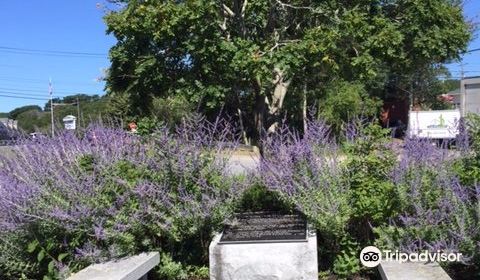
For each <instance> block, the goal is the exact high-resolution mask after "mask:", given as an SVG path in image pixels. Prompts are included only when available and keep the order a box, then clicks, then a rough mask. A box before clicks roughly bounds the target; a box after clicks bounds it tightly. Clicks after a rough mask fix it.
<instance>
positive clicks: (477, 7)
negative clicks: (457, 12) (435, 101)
mask: <svg viewBox="0 0 480 280" xmlns="http://www.w3.org/2000/svg"><path fill="white" fill-rule="evenodd" d="M463 10H464V14H465V16H466V17H467V18H468V19H469V20H471V21H473V22H474V23H476V24H477V25H478V23H480V17H479V16H480V1H479V0H465V6H464V9H463ZM479 27H480V26H479ZM479 36H480V32H479V31H478V30H476V31H475V34H474V38H473V41H472V42H470V45H469V49H470V50H472V49H480V38H479ZM463 63H464V67H463V68H464V71H465V76H467V77H468V76H480V51H477V52H473V53H470V54H466V55H464V57H463ZM448 68H449V69H450V72H451V73H452V76H453V77H455V78H460V77H461V70H462V69H461V66H460V63H453V64H450V65H448Z"/></svg>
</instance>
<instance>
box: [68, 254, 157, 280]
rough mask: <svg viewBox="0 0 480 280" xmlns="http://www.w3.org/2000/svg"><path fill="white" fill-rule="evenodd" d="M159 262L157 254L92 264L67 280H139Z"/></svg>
mask: <svg viewBox="0 0 480 280" xmlns="http://www.w3.org/2000/svg"><path fill="white" fill-rule="evenodd" d="M159 262H160V254H159V253H158V252H149V253H142V254H139V255H136V256H132V257H128V258H124V259H120V260H115V261H110V262H106V263H100V264H93V265H90V266H88V267H87V268H85V269H83V270H81V271H79V272H77V273H75V274H73V275H72V276H70V277H69V278H68V280H139V279H146V278H142V277H144V276H145V274H147V273H148V272H149V271H150V270H152V269H153V268H154V267H155V266H157V265H158V263H159Z"/></svg>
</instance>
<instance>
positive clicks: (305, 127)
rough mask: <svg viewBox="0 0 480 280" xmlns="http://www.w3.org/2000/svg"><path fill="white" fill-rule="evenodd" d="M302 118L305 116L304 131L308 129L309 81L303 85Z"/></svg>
mask: <svg viewBox="0 0 480 280" xmlns="http://www.w3.org/2000/svg"><path fill="white" fill-rule="evenodd" d="M302 99H303V100H302V103H303V104H302V118H303V133H305V132H306V131H307V129H308V127H307V83H305V84H304V85H303V94H302Z"/></svg>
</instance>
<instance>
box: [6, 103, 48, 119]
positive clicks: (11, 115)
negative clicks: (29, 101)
mask: <svg viewBox="0 0 480 280" xmlns="http://www.w3.org/2000/svg"><path fill="white" fill-rule="evenodd" d="M27 111H35V112H41V111H42V108H40V106H37V105H27V106H22V107H18V108H15V109H13V110H12V111H10V113H9V114H8V117H9V118H11V119H17V117H18V115H20V114H21V113H23V112H27Z"/></svg>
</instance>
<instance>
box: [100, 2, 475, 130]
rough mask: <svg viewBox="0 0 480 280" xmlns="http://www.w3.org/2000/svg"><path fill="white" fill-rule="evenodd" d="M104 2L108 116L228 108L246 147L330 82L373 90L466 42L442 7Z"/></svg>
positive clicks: (465, 28)
mask: <svg viewBox="0 0 480 280" xmlns="http://www.w3.org/2000/svg"><path fill="white" fill-rule="evenodd" d="M113 2H116V3H118V4H119V5H121V6H120V7H119V8H118V9H114V10H112V11H110V12H108V13H107V14H106V16H105V21H106V24H107V27H108V29H107V30H108V33H110V34H113V35H114V36H115V37H116V38H117V44H116V45H115V46H114V47H112V49H111V50H110V57H111V62H112V64H111V68H110V70H109V73H108V76H107V78H106V80H107V89H108V92H109V95H110V96H112V97H113V99H112V101H114V100H115V98H116V97H117V96H118V97H119V98H120V99H122V100H123V101H125V100H126V101H127V102H120V104H112V107H113V108H112V109H111V110H113V111H117V112H118V111H120V112H122V111H123V112H124V113H122V114H123V115H149V114H150V111H149V108H151V103H152V100H153V98H154V97H167V96H172V95H181V96H185V97H186V98H188V100H189V101H190V102H192V103H193V104H195V107H197V108H199V109H202V110H204V111H206V112H209V111H211V110H214V111H215V110H218V109H219V108H220V107H223V106H224V105H227V106H232V107H237V109H238V114H239V115H240V116H246V119H247V122H245V123H246V125H248V126H249V127H250V128H251V131H252V132H254V133H253V136H255V137H258V136H259V135H260V133H261V132H262V131H263V130H264V129H266V130H267V131H271V130H275V127H276V126H277V124H278V122H279V119H280V118H281V117H282V115H283V113H284V112H285V104H289V105H291V106H292V107H293V108H295V109H296V110H295V112H293V113H295V114H300V112H299V111H298V109H302V111H303V112H305V107H306V106H307V103H308V100H311V99H312V96H311V95H312V94H315V93H316V92H318V89H319V88H320V89H321V88H323V87H324V85H325V82H326V81H328V80H329V79H331V78H332V77H340V78H341V79H343V80H346V81H359V82H361V83H364V84H365V85H366V87H367V88H370V87H377V88H381V87H382V86H383V85H384V84H385V82H386V81H387V80H388V77H389V75H390V73H400V72H401V71H410V72H413V70H415V69H418V67H419V66H424V65H431V64H432V63H442V62H445V61H447V60H450V59H455V58H457V57H458V55H459V53H460V52H461V51H463V50H465V48H466V45H467V43H468V41H469V39H470V27H469V25H468V23H467V22H466V21H465V19H464V17H463V15H462V11H461V7H460V4H459V3H457V2H458V1H450V0H383V1H382V0H355V1H351V0H348V1H347V0H341V1H308V0H307V1H305V0H292V1H283V0H269V1H266V0H260V1H248V0H230V1H206V0H205V1H203V0H202V1H140V0H118V1H113ZM288 98H292V99H295V100H303V102H302V105H300V106H299V105H298V104H294V103H291V102H289V101H288ZM313 99H316V97H313ZM115 105H117V106H115ZM119 106H121V107H119Z"/></svg>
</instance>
